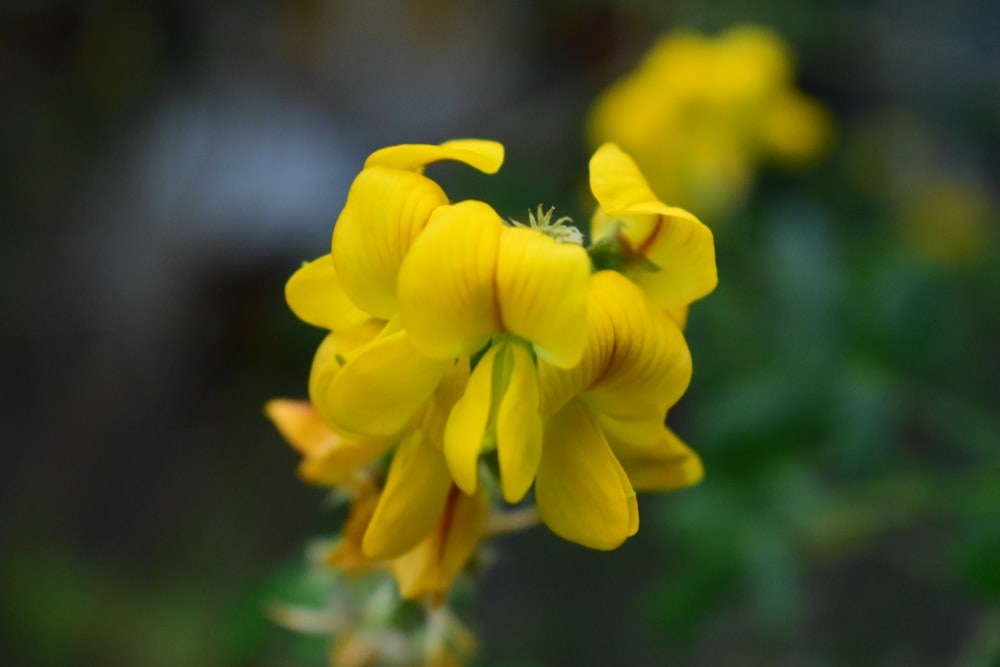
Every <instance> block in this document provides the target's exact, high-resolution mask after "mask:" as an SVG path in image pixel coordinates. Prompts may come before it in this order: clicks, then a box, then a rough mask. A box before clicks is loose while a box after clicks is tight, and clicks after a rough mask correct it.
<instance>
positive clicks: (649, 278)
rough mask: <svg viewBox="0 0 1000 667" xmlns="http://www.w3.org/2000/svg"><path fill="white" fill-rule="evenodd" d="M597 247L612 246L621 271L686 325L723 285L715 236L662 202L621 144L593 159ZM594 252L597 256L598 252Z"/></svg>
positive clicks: (593, 223) (614, 265)
mask: <svg viewBox="0 0 1000 667" xmlns="http://www.w3.org/2000/svg"><path fill="white" fill-rule="evenodd" d="M590 188H591V190H592V191H593V193H594V197H595V198H596V199H597V203H598V208H597V210H596V211H595V213H594V217H593V218H592V219H591V223H590V224H591V234H592V236H593V238H594V244H595V247H601V244H606V245H607V246H608V247H609V248H610V249H611V250H612V251H613V252H614V253H616V254H615V256H613V257H611V258H610V259H609V262H610V263H611V264H612V266H611V267H610V268H616V269H618V270H620V271H622V272H623V273H624V274H625V275H627V276H628V277H629V278H630V279H631V280H632V281H633V282H635V283H636V284H637V285H639V286H640V287H642V288H643V290H645V291H646V292H647V293H648V294H649V296H650V297H651V298H652V299H653V300H654V301H655V302H656V303H658V304H659V305H660V306H661V307H662V308H664V309H666V310H667V311H668V312H669V313H670V314H671V316H673V317H674V319H675V320H676V321H678V323H679V324H681V325H683V320H684V318H685V317H686V309H687V306H688V304H690V303H691V302H692V301H695V300H696V299H700V298H701V297H703V296H705V295H706V294H708V293H709V292H711V291H712V290H713V289H715V286H716V283H717V282H718V276H717V274H716V268H715V244H714V240H713V237H712V232H711V230H710V229H709V228H708V227H706V226H705V225H703V224H702V223H701V222H700V221H699V220H698V219H697V218H696V217H695V216H693V215H692V214H690V213H688V212H687V211H685V210H684V209H681V208H677V207H674V206H667V205H666V204H664V203H662V202H661V201H659V199H657V197H656V195H655V194H653V191H652V190H651V189H650V187H649V184H648V183H647V182H646V179H645V178H644V177H643V175H642V173H641V172H640V171H639V168H638V167H637V166H636V164H635V162H633V161H632V159H631V158H630V157H629V156H628V155H626V154H625V152H624V151H622V149H621V148H619V147H618V146H616V145H615V144H610V143H609V144H604V145H603V146H601V147H600V148H599V149H598V150H597V152H595V153H594V156H593V157H592V158H591V159H590ZM592 252H593V251H592Z"/></svg>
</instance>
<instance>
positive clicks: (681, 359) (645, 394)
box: [586, 271, 691, 419]
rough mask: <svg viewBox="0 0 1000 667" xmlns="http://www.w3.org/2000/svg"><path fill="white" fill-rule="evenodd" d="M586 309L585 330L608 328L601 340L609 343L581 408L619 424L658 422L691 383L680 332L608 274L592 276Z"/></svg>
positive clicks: (626, 283) (617, 276)
mask: <svg viewBox="0 0 1000 667" xmlns="http://www.w3.org/2000/svg"><path fill="white" fill-rule="evenodd" d="M589 305H590V311H591V319H590V320H589V322H588V326H589V327H591V328H592V329H593V330H595V331H599V330H600V329H602V328H607V329H610V331H609V332H608V333H606V334H605V335H604V339H606V338H608V337H610V338H612V340H613V341H614V343H613V345H612V346H611V349H610V355H609V357H608V358H607V360H606V362H605V363H604V365H603V367H602V366H601V365H600V364H599V363H595V367H596V368H597V369H598V375H597V377H595V379H594V380H593V382H592V383H591V384H589V386H588V387H587V390H586V401H587V403H588V404H589V405H591V406H592V407H594V408H595V409H597V410H599V411H600V412H604V413H607V414H610V415H612V416H615V417H618V418H621V419H643V418H649V417H656V418H661V417H662V416H663V415H664V414H665V413H666V411H667V409H668V408H669V407H671V406H672V405H673V404H674V403H676V402H677V399H679V398H680V397H681V395H683V393H684V391H685V389H687V386H688V383H689V382H690V381H691V354H690V352H689V351H688V347H687V343H686V342H685V340H684V336H683V334H681V331H680V329H678V328H677V325H676V324H675V323H674V322H673V320H671V319H670V317H669V316H668V315H667V314H666V313H664V312H663V311H662V310H661V309H659V308H657V307H656V306H655V305H653V304H652V303H650V301H649V299H648V298H647V297H646V296H645V295H644V294H643V293H642V291H641V290H639V289H637V287H636V286H635V285H634V284H632V283H630V282H629V281H628V280H627V279H626V278H625V277H624V276H622V275H621V274H619V273H615V272H613V271H601V272H599V273H598V274H595V275H594V278H593V280H592V290H591V293H590V301H589ZM596 335H600V334H596ZM601 350H602V351H603V350H607V345H606V343H604V344H603V347H602V348H601Z"/></svg>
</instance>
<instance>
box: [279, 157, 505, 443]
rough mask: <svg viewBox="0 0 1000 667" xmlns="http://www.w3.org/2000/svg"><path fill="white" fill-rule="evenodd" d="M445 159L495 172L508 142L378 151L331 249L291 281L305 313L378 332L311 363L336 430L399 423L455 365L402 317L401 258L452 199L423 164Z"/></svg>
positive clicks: (368, 431)
mask: <svg viewBox="0 0 1000 667" xmlns="http://www.w3.org/2000/svg"><path fill="white" fill-rule="evenodd" d="M440 160H457V161H460V162H464V163H466V164H468V165H470V166H472V167H475V168H476V169H479V170H481V171H484V172H488V173H493V172H495V171H496V170H497V169H498V168H499V167H500V164H501V163H502V162H503V146H501V145H500V144H498V143H496V142H492V141H481V140H475V139H466V140H458V141H449V142H445V143H443V144H441V145H439V146H434V145H423V144H407V145H401V146H392V147H389V148H384V149H382V150H379V151H376V152H375V153H373V154H372V155H371V156H370V157H369V158H368V160H367V162H366V163H365V167H364V169H363V170H362V171H361V173H360V174H358V176H357V178H355V180H354V183H353V184H352V185H351V189H350V192H349V193H348V196H347V202H346V204H345V206H344V209H343V211H342V212H341V214H340V217H339V219H338V221H337V225H336V227H335V229H334V233H333V242H332V247H331V254H329V255H324V256H323V257H320V258H319V259H317V260H315V261H313V262H310V263H309V264H306V265H305V266H303V267H302V268H301V269H299V271H297V272H296V273H295V274H294V275H293V276H292V277H291V278H290V279H289V281H288V284H287V285H286V289H285V295H286V298H287V300H288V304H289V306H290V307H291V308H292V311H293V312H295V314H296V315H298V316H299V317H300V318H301V319H302V320H304V321H306V322H308V323H310V324H314V325H316V326H319V327H323V328H326V329H330V330H331V331H333V332H335V333H339V332H342V331H347V330H352V329H353V328H356V327H362V328H365V330H366V332H367V333H368V334H372V335H369V336H368V338H367V340H365V341H364V342H363V344H360V345H355V346H353V347H352V349H351V350H350V352H349V354H348V353H345V352H344V351H337V352H335V353H331V354H326V355H324V356H323V358H322V361H320V359H319V355H318V356H317V362H316V363H314V364H313V377H312V379H311V380H310V386H311V392H310V395H311V397H312V400H313V403H314V404H315V405H316V406H317V408H318V409H319V410H320V411H321V413H322V414H323V416H324V418H325V419H326V420H327V421H328V422H329V423H330V424H332V425H333V426H335V427H336V429H337V430H338V431H341V432H345V433H352V434H359V435H361V434H364V435H369V436H390V435H393V434H395V433H398V432H400V431H401V430H402V429H403V428H405V427H406V425H407V424H408V423H409V421H410V420H411V418H412V417H413V415H414V414H415V413H416V412H417V411H418V410H419V409H420V406H421V405H423V403H424V402H425V401H426V400H427V398H428V397H429V396H430V394H431V393H432V392H433V391H434V389H435V387H436V386H437V385H438V382H439V381H440V378H441V376H442V374H443V373H444V372H445V370H446V369H447V364H445V363H442V362H441V360H438V359H430V358H427V357H426V356H424V355H421V354H419V353H418V352H417V350H416V348H414V346H413V345H412V343H411V341H410V338H409V336H408V335H407V333H406V331H404V330H403V329H402V328H401V327H400V325H399V318H398V316H397V312H398V307H397V304H396V285H397V278H398V273H399V268H400V265H401V264H402V261H403V259H404V258H405V257H406V255H407V253H408V251H409V248H410V246H411V245H412V244H413V242H414V241H415V240H416V238H417V237H418V236H419V235H420V233H421V231H422V230H423V228H424V227H425V226H426V225H427V223H428V221H429V219H430V216H431V213H433V211H434V210H435V209H436V208H438V207H440V206H444V205H446V204H447V203H448V198H447V196H446V195H445V193H444V191H443V190H442V189H441V187H440V186H439V185H438V184H437V183H435V182H434V181H433V180H431V179H429V178H427V177H426V176H423V175H422V173H421V171H422V169H423V167H424V166H426V165H427V164H430V163H432V162H436V161H440ZM366 323H367V324H366ZM373 331H374V332H375V333H374V334H373V333H372V332H373ZM331 345H333V344H331ZM338 347H339V345H338Z"/></svg>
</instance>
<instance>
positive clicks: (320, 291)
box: [285, 255, 369, 331]
mask: <svg viewBox="0 0 1000 667" xmlns="http://www.w3.org/2000/svg"><path fill="white" fill-rule="evenodd" d="M285 300H286V301H288V306H289V307H290V308H291V309H292V312H293V313H295V314H296V315H297V316H298V317H299V319H301V320H302V321H304V322H308V323H309V324H312V325H315V326H317V327H323V328H324V329H330V330H331V331H339V330H341V329H346V328H349V327H353V326H355V325H358V324H361V323H362V322H364V321H365V320H367V319H368V318H369V315H368V314H367V313H365V312H364V311H363V310H361V309H360V308H358V307H357V306H356V305H354V302H353V301H351V300H350V298H348V296H347V294H345V293H344V290H343V288H341V286H340V281H339V280H338V279H337V272H336V270H335V269H334V266H333V260H332V259H331V258H330V255H323V256H322V257H320V258H319V259H316V260H313V261H312V262H309V263H308V264H305V265H304V266H302V268H300V269H299V270H298V271H296V272H295V273H293V274H292V277H291V278H289V279H288V282H287V283H286V284H285Z"/></svg>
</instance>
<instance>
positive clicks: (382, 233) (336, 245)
mask: <svg viewBox="0 0 1000 667" xmlns="http://www.w3.org/2000/svg"><path fill="white" fill-rule="evenodd" d="M447 203H448V197H447V196H446V195H445V193H444V191H443V190H442V189H441V187H440V186H439V185H438V184H437V183H435V182H434V181H432V180H430V179H429V178H425V177H424V176H421V175H420V174H416V173H414V172H410V171H400V170H398V169H389V168H387V167H377V166H376V167H371V168H367V169H364V170H363V171H362V172H361V173H360V174H358V176H357V178H355V179H354V183H353V184H352V185H351V190H350V192H349V193H348V195H347V203H346V204H345V205H344V210H343V211H341V213H340V217H339V218H338V219H337V224H336V227H334V230H333V245H332V255H333V263H334V266H335V268H336V270H337V275H338V276H339V278H340V282H341V285H342V287H343V290H344V292H345V293H346V294H347V295H348V296H349V297H350V299H351V300H352V301H353V302H354V303H355V304H357V305H358V307H359V308H361V309H362V310H364V311H365V312H367V313H369V314H371V315H372V316H374V317H378V318H380V319H386V320H387V319H390V318H391V317H392V316H393V315H395V314H396V310H397V307H396V281H397V277H398V275H399V266H400V263H401V262H402V261H403V258H404V257H405V256H406V254H407V252H408V251H409V249H410V246H411V245H412V243H413V241H414V239H416V238H417V236H418V235H419V234H420V232H421V230H422V229H423V228H424V226H425V225H426V224H427V220H428V219H429V218H430V215H431V212H432V211H433V210H434V209H435V208H437V207H438V206H442V205H444V204H447Z"/></svg>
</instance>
